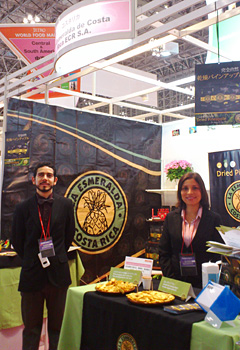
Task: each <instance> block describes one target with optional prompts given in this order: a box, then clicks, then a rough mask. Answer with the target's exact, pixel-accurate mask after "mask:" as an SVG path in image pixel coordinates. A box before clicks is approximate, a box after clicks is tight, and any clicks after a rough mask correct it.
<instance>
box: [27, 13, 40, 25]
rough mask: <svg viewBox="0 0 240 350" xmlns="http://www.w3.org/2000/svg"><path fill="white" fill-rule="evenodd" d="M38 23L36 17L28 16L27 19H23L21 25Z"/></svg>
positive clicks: (38, 20) (38, 19)
mask: <svg viewBox="0 0 240 350" xmlns="http://www.w3.org/2000/svg"><path fill="white" fill-rule="evenodd" d="M38 22H40V18H39V17H38V16H37V15H35V16H33V15H31V14H28V15H27V17H24V18H23V23H25V24H27V23H32V24H34V23H38Z"/></svg>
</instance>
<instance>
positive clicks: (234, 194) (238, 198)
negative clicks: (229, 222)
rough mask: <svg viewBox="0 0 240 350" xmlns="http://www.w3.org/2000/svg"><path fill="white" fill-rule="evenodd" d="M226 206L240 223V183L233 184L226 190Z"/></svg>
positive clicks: (229, 212)
mask: <svg viewBox="0 0 240 350" xmlns="http://www.w3.org/2000/svg"><path fill="white" fill-rule="evenodd" d="M224 204H225V208H226V210H227V212H228V214H229V215H230V216H231V217H232V218H233V219H234V220H237V221H240V181H235V182H233V183H232V184H231V185H230V186H229V187H228V188H227V190H226V192H225V196H224Z"/></svg>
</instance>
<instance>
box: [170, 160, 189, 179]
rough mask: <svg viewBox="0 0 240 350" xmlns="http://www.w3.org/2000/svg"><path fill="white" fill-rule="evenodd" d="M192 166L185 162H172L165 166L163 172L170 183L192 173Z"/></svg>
mask: <svg viewBox="0 0 240 350" xmlns="http://www.w3.org/2000/svg"><path fill="white" fill-rule="evenodd" d="M192 171H193V167H192V164H191V163H189V162H187V161H186V160H173V161H172V162H170V163H168V164H167V165H166V166H165V169H164V172H165V173H166V174H167V179H169V180H170V181H174V180H179V179H180V178H181V177H182V176H183V175H184V174H186V173H189V172H192Z"/></svg>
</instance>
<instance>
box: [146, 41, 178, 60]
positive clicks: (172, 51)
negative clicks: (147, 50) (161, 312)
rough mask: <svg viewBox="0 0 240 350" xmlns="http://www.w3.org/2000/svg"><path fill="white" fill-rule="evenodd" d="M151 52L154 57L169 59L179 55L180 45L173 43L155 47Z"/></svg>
mask: <svg viewBox="0 0 240 350" xmlns="http://www.w3.org/2000/svg"><path fill="white" fill-rule="evenodd" d="M150 41H151V42H152V41H154V39H151V40H150ZM151 51H152V56H156V57H169V56H172V55H177V54H178V53H179V45H178V43H175V42H173V41H172V42H169V43H166V44H163V45H161V46H158V47H154V48H153V49H151Z"/></svg>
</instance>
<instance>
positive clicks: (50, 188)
mask: <svg viewBox="0 0 240 350" xmlns="http://www.w3.org/2000/svg"><path fill="white" fill-rule="evenodd" d="M36 188H37V189H38V191H40V192H43V193H44V192H49V191H51V190H52V189H53V186H49V189H48V190H47V189H46V188H44V189H43V190H41V189H40V188H39V186H36Z"/></svg>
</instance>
